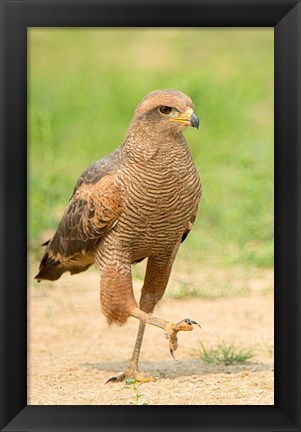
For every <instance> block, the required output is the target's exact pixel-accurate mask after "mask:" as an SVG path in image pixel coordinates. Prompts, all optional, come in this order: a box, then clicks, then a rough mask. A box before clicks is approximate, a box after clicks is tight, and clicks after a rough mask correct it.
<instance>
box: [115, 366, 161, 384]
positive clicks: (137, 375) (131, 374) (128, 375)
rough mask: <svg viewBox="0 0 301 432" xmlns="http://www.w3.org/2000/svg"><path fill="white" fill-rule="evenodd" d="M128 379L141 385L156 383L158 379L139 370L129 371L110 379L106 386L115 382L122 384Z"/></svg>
mask: <svg viewBox="0 0 301 432" xmlns="http://www.w3.org/2000/svg"><path fill="white" fill-rule="evenodd" d="M127 379H133V380H135V381H137V382H141V383H146V382H152V381H156V379H155V378H154V377H152V376H151V375H147V374H145V373H143V372H139V371H137V370H132V369H127V370H126V371H125V372H123V373H121V374H120V375H117V376H115V377H111V378H109V379H108V381H106V384H107V383H109V382H113V383H116V382H122V381H126V380H127Z"/></svg>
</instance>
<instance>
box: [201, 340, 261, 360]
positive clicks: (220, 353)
mask: <svg viewBox="0 0 301 432" xmlns="http://www.w3.org/2000/svg"><path fill="white" fill-rule="evenodd" d="M200 349H201V353H200V357H201V359H202V360H203V361H205V362H206V363H210V364H212V363H224V364H225V365H227V366H228V365H231V364H233V363H244V362H246V361H247V360H250V359H251V358H252V357H254V355H255V354H254V352H253V351H252V350H251V349H243V348H242V349H239V350H238V349H237V348H236V347H235V346H234V344H232V343H231V344H228V345H227V344H226V343H225V342H222V343H220V344H218V345H217V347H216V348H210V349H209V350H207V349H206V348H205V345H204V344H203V342H201V341H200Z"/></svg>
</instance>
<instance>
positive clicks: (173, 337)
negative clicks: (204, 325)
mask: <svg viewBox="0 0 301 432" xmlns="http://www.w3.org/2000/svg"><path fill="white" fill-rule="evenodd" d="M193 325H197V326H199V327H200V328H201V326H200V324H198V323H197V322H196V321H193V320H191V319H189V318H185V319H183V320H182V321H180V322H178V323H177V324H174V323H168V324H167V325H166V326H165V331H166V334H165V335H166V337H167V339H169V351H170V354H171V355H172V357H173V358H175V356H174V351H175V350H176V349H177V348H178V338H177V334H178V332H179V331H191V330H193Z"/></svg>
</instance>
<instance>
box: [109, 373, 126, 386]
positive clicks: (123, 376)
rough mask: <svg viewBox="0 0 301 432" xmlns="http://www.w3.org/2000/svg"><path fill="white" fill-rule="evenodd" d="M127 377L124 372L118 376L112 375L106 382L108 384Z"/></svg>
mask: <svg viewBox="0 0 301 432" xmlns="http://www.w3.org/2000/svg"><path fill="white" fill-rule="evenodd" d="M125 377H126V375H125V374H124V373H123V374H120V375H118V376H115V377H111V378H109V379H108V381H106V382H105V384H107V383H109V382H121V381H123V380H124V379H125Z"/></svg>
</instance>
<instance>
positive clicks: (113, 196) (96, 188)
mask: <svg viewBox="0 0 301 432" xmlns="http://www.w3.org/2000/svg"><path fill="white" fill-rule="evenodd" d="M120 212H121V190H120V188H119V187H118V186H117V185H116V183H115V173H114V172H113V173H110V174H108V175H106V176H104V177H102V178H101V179H100V180H99V181H97V182H96V183H95V184H87V183H85V182H83V183H82V184H81V185H80V186H79V187H78V188H77V189H76V191H75V192H74V194H73V196H72V198H71V199H70V201H69V204H68V206H67V208H66V210H65V213H64V215H63V217H62V220H61V222H60V224H59V226H58V229H57V231H56V233H55V235H54V237H53V239H52V240H51V241H50V243H49V249H50V250H51V251H52V254H53V255H54V256H55V255H58V256H61V257H62V258H65V257H70V256H73V255H74V254H77V253H81V254H83V255H84V254H85V253H87V252H91V251H93V248H94V247H95V246H96V244H97V243H98V242H99V240H100V239H101V238H102V237H103V236H104V235H105V234H106V233H107V232H108V231H109V230H110V229H111V228H112V227H113V226H114V225H115V224H116V222H117V220H118V217H119V215H120Z"/></svg>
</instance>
